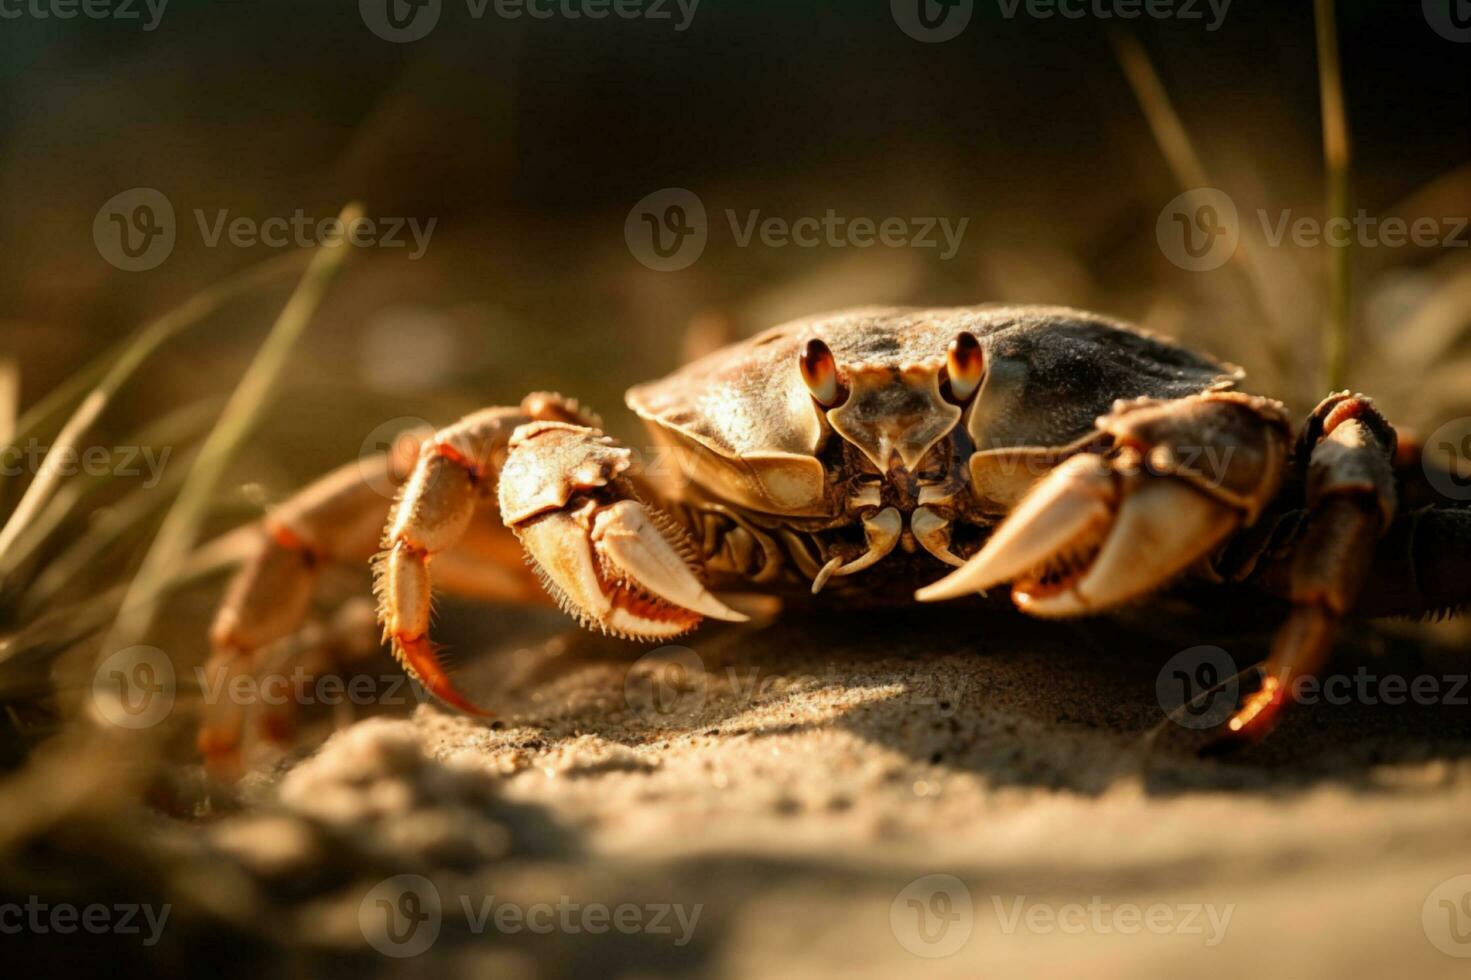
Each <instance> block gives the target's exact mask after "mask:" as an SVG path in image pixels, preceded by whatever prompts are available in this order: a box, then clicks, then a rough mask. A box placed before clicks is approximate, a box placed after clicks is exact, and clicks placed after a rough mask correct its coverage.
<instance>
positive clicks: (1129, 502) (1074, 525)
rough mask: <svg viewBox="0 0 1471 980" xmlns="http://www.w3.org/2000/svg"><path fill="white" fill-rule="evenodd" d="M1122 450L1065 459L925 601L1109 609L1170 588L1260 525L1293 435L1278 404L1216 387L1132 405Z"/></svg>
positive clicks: (1043, 609)
mask: <svg viewBox="0 0 1471 980" xmlns="http://www.w3.org/2000/svg"><path fill="white" fill-rule="evenodd" d="M1098 426H1099V429H1100V430H1101V432H1102V433H1103V434H1104V435H1106V436H1107V437H1108V440H1109V442H1110V443H1111V445H1112V449H1111V451H1110V453H1109V454H1108V455H1107V456H1102V455H1098V454H1095V453H1083V454H1080V455H1078V456H1074V457H1072V458H1071V459H1069V460H1067V461H1065V462H1064V463H1062V464H1061V465H1060V466H1058V467H1057V468H1056V469H1055V470H1053V471H1052V472H1051V473H1050V474H1048V475H1047V476H1046V477H1045V478H1043V479H1042V480H1041V481H1040V482H1039V483H1038V484H1037V485H1036V486H1035V487H1033V488H1032V490H1031V491H1030V492H1029V493H1028V494H1027V496H1026V497H1024V498H1023V499H1022V500H1021V501H1020V502H1019V503H1018V504H1017V506H1016V508H1015V509H1014V510H1013V511H1012V512H1011V514H1010V515H1009V516H1008V517H1007V519H1006V520H1005V521H1003V522H1002V524H1001V526H1000V527H998V528H997V529H996V531H995V533H994V534H992V536H991V538H990V539H989V540H988V541H987V542H986V545H985V546H984V547H983V548H982V549H981V550H980V551H979V552H978V553H977V554H976V555H975V556H973V557H972V558H971V559H970V560H969V561H968V562H966V563H965V564H964V565H963V566H961V567H960V568H958V569H956V570H955V571H954V572H952V573H950V574H949V575H948V576H946V577H945V578H944V579H941V580H940V581H938V582H936V583H934V584H933V585H930V586H927V587H926V588H923V589H920V590H919V592H918V593H917V598H919V599H920V600H922V601H931V600H937V599H949V598H954V597H958V596H961V595H967V594H969V593H972V592H978V591H983V590H985V589H989V588H991V587H993V586H996V585H1000V584H1002V583H1004V582H1011V583H1013V587H1012V598H1013V600H1014V601H1015V602H1016V604H1017V606H1018V607H1019V608H1021V609H1022V610H1023V611H1025V612H1028V613H1031V614H1032V615H1036V616H1047V617H1061V616H1080V615H1087V614H1090V613H1097V612H1102V611H1104V610H1107V609H1110V608H1113V607H1116V606H1118V605H1120V604H1122V603H1126V602H1129V601H1132V600H1134V599H1137V598H1141V597H1143V596H1146V595H1148V594H1150V593H1152V592H1155V591H1157V590H1159V589H1160V588H1161V587H1163V586H1165V585H1167V584H1168V583H1169V582H1170V581H1171V580H1172V579H1174V578H1175V577H1176V576H1178V575H1180V574H1181V573H1182V572H1184V571H1185V570H1186V569H1188V568H1189V567H1190V566H1192V565H1194V564H1195V563H1196V562H1198V561H1199V560H1201V559H1202V558H1204V557H1205V556H1206V555H1208V554H1209V553H1210V552H1211V551H1212V550H1214V549H1215V548H1216V547H1217V546H1218V545H1219V544H1220V543H1221V542H1222V541H1223V540H1224V539H1225V538H1226V537H1227V536H1228V535H1229V534H1230V533H1231V532H1232V531H1234V530H1236V529H1237V528H1239V527H1240V526H1241V525H1242V524H1244V523H1245V524H1249V523H1251V522H1253V521H1255V520H1256V518H1257V517H1258V515H1259V514H1260V513H1261V511H1262V509H1263V508H1264V507H1265V506H1266V504H1267V502H1269V501H1270V500H1271V499H1272V498H1273V496H1274V495H1275V494H1276V492H1277V489H1278V487H1279V486H1280V485H1281V481H1282V476H1283V471H1284V466H1285V461H1286V455H1287V445H1288V441H1289V436H1290V429H1289V427H1288V425H1287V420H1286V416H1285V415H1284V414H1283V412H1282V409H1281V407H1280V406H1279V405H1278V404H1277V403H1275V402H1270V401H1268V400H1266V399H1261V398H1252V397H1249V396H1246V395H1240V394H1236V393H1231V392H1210V393H1207V394H1204V395H1197V396H1195V397H1192V398H1185V399H1180V400H1178V401H1166V402H1160V401H1153V400H1149V399H1141V400H1139V401H1134V402H1120V403H1116V404H1115V406H1114V411H1113V413H1112V414H1110V415H1108V416H1105V417H1104V418H1101V419H1099V421H1098Z"/></svg>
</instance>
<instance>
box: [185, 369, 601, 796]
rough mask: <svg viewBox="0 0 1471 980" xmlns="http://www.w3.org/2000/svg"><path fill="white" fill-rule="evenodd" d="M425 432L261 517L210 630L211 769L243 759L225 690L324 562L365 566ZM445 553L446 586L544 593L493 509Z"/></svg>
mask: <svg viewBox="0 0 1471 980" xmlns="http://www.w3.org/2000/svg"><path fill="white" fill-rule="evenodd" d="M496 411H500V412H503V413H507V414H509V415H511V416H513V421H512V422H511V423H510V424H509V425H508V426H507V432H508V433H509V431H510V429H511V428H513V427H514V424H517V423H519V422H524V421H528V420H530V419H532V418H550V419H572V418H575V419H588V418H589V416H586V415H585V414H583V413H582V412H581V410H580V409H579V408H578V407H577V405H576V403H575V402H571V401H568V400H565V399H562V398H560V397H559V396H555V395H551V394H546V393H537V394H533V395H530V396H528V397H527V398H526V399H525V400H524V401H523V403H522V406H521V409H520V410H519V411H518V410H516V409H500V410H496ZM430 435H431V434H430V433H428V432H411V433H405V434H404V435H403V436H401V437H400V438H399V439H398V440H397V441H396V442H395V443H394V445H393V446H392V447H391V448H390V450H389V452H388V453H386V454H383V455H379V456H373V457H367V458H364V459H362V460H360V461H359V462H356V463H350V464H347V465H345V466H342V467H339V468H338V469H337V470H334V471H333V472H331V473H329V474H328V475H326V476H324V477H322V478H320V479H318V480H317V481H315V482H314V483H312V484H310V485H308V486H307V487H306V488H305V489H303V490H301V491H299V492H298V493H297V494H296V495H295V496H293V497H292V498H290V499H289V500H287V501H286V502H285V503H283V504H281V505H279V506H278V507H276V508H275V509H273V510H272V512H271V513H270V514H269V515H267V517H266V518H265V519H264V520H263V521H262V522H261V528H260V544H259V546H258V548H257V550H256V552H255V553H254V555H253V556H252V557H251V558H249V559H248V560H247V561H246V562H245V564H244V565H243V566H242V567H241V569H240V571H239V572H238V573H237V574H236V576H235V578H234V579H233V580H232V582H231V583H230V585H229V586H228V587H227V590H226V594H225V598H224V599H223V601H222V602H221V605H220V609H219V611H218V613H217V614H216V617H215V622H214V624H213V626H212V628H211V631H210V636H211V645H212V648H213V653H212V655H211V658H210V661H209V663H208V665H207V667H206V671H207V678H208V683H209V689H210V690H212V691H214V692H216V696H215V697H214V698H213V699H207V701H206V704H205V705H204V709H203V710H204V718H203V720H202V722H201V728H200V733H199V739H198V741H199V748H200V751H201V753H202V754H203V755H204V756H205V759H206V761H207V762H209V763H210V765H211V768H213V769H215V770H216V771H219V772H230V771H232V770H234V769H236V768H237V767H238V764H239V751H240V746H241V738H242V735H243V732H244V727H245V715H246V706H245V705H244V704H238V703H236V700H237V699H233V698H231V697H228V696H223V695H224V692H228V691H229V690H230V685H231V684H232V683H233V682H234V680H235V679H236V678H237V677H240V676H242V675H247V676H248V675H251V674H254V673H256V672H258V669H259V668H258V662H259V660H260V651H262V650H263V649H264V648H266V647H268V646H271V645H273V644H278V643H279V642H282V641H283V640H285V639H286V638H288V637H290V636H291V635H292V634H293V633H294V632H295V631H296V630H297V629H298V628H299V627H300V626H301V624H302V621H303V619H304V617H305V615H306V612H307V609H308V608H309V606H310V604H311V598H312V593H313V591H314V589H315V587H316V583H317V580H318V578H319V576H320V573H321V571H322V570H323V569H324V568H326V567H327V566H328V565H330V564H341V565H348V566H351V565H359V564H363V565H366V564H367V563H368V561H369V559H370V558H372V557H373V556H374V555H375V554H377V552H378V550H379V542H380V541H381V540H382V534H383V528H384V525H385V524H386V523H387V521H388V519H389V516H390V514H391V512H392V508H393V503H392V499H391V496H390V494H391V492H392V488H394V487H398V486H401V485H402V483H403V482H404V480H405V479H406V478H407V476H408V475H409V474H410V473H411V472H412V470H413V469H414V467H415V465H416V461H417V460H418V458H419V453H420V447H421V444H422V443H423V442H424V440H425V439H427V438H429V437H430ZM503 448H504V447H503V446H502V449H503ZM443 557H444V561H445V565H446V567H445V569H444V575H443V579H444V582H443V584H444V585H445V586H446V587H447V588H449V589H451V590H453V591H456V592H464V593H466V594H470V595H475V596H478V597H483V598H491V599H495V600H502V601H513V602H516V601H537V600H538V599H540V597H541V596H540V590H539V589H537V588H536V584H535V577H534V576H532V575H530V574H528V573H527V571H526V570H525V568H524V566H523V564H522V561H521V555H520V549H519V546H518V545H517V544H516V542H515V539H514V536H513V535H511V534H509V533H508V532H506V530H505V529H504V528H503V527H502V526H501V525H500V521H499V518H498V516H497V515H496V514H495V513H494V507H491V508H490V509H489V510H488V511H487V513H486V515H485V517H484V519H483V520H481V521H477V522H474V523H473V524H472V526H471V533H470V534H468V535H466V536H465V538H464V539H463V540H462V541H461V542H460V543H459V544H458V545H457V546H456V547H455V548H454V549H453V550H452V551H450V552H448V553H446V554H445V555H444V556H443ZM293 708H294V706H293V705H282V706H279V707H277V708H272V709H268V710H265V711H262V712H261V713H260V722H261V725H262V726H263V728H264V729H266V732H267V735H268V737H272V738H273V739H274V738H277V737H278V736H281V735H283V734H285V733H288V732H289V730H290V727H291V724H292V718H291V717H288V716H289V715H290V714H291V712H292V709H293Z"/></svg>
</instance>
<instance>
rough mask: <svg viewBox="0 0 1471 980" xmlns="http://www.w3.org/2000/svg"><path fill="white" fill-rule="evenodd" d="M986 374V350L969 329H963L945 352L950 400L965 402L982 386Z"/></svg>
mask: <svg viewBox="0 0 1471 980" xmlns="http://www.w3.org/2000/svg"><path fill="white" fill-rule="evenodd" d="M985 374H986V352H985V351H984V350H982V349H981V342H980V341H979V340H977V339H976V335H975V334H973V333H971V332H970V331H969V330H962V331H960V333H959V334H958V335H956V337H955V339H954V340H952V341H950V347H949V349H948V350H947V351H946V353H945V376H946V377H947V378H948V379H949V381H950V400H951V401H953V402H955V403H956V404H964V403H965V402H967V401H969V400H970V397H971V395H974V394H975V393H976V389H977V388H979V387H980V386H981V378H982V377H984V376H985Z"/></svg>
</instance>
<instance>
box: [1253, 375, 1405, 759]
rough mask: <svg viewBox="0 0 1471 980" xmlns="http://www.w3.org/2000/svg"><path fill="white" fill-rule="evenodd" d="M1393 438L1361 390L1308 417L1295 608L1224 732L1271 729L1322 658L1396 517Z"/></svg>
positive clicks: (1291, 586)
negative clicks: (1303, 515)
mask: <svg viewBox="0 0 1471 980" xmlns="http://www.w3.org/2000/svg"><path fill="white" fill-rule="evenodd" d="M1395 441H1396V437H1395V432H1394V429H1393V428H1392V427H1391V426H1390V425H1389V423H1388V422H1386V421H1385V420H1384V417H1383V416H1382V415H1380V414H1379V412H1378V411H1376V410H1375V408H1374V406H1373V403H1372V402H1371V401H1370V400H1369V399H1368V398H1365V397H1364V396H1362V395H1351V394H1349V393H1348V392H1342V393H1340V394H1336V395H1332V396H1330V397H1329V398H1327V399H1326V400H1324V401H1323V403H1322V404H1320V405H1319V406H1318V407H1317V408H1316V409H1315V410H1314V411H1313V414H1312V416H1310V417H1309V420H1308V424H1307V426H1306V427H1305V428H1304V430H1303V436H1302V441H1301V446H1302V449H1301V450H1300V452H1299V455H1300V456H1304V455H1305V456H1306V458H1307V472H1306V484H1307V497H1308V500H1307V503H1308V517H1307V526H1306V529H1305V530H1304V532H1303V535H1302V537H1301V538H1300V539H1299V541H1298V543H1297V546H1296V548H1295V549H1294V554H1293V558H1292V564H1291V566H1290V569H1289V572H1288V595H1287V597H1288V599H1289V600H1291V602H1292V611H1291V612H1290V613H1289V614H1288V617H1287V622H1286V623H1285V624H1283V626H1282V627H1281V628H1280V629H1279V630H1278V632H1277V634H1276V636H1275V638H1274V639H1273V642H1272V650H1271V653H1270V654H1269V655H1268V657H1267V661H1266V663H1265V664H1264V665H1263V676H1262V686H1261V688H1260V689H1259V690H1257V691H1256V692H1255V693H1254V694H1252V695H1251V696H1250V697H1248V698H1247V699H1246V701H1245V703H1244V704H1243V705H1242V706H1241V709H1240V710H1239V711H1237V713H1236V714H1235V715H1234V716H1233V717H1232V718H1231V719H1230V721H1229V722H1227V726H1226V727H1227V737H1228V738H1235V739H1245V740H1256V739H1259V738H1261V737H1262V736H1264V735H1265V734H1267V733H1268V732H1269V731H1271V729H1272V727H1273V726H1274V725H1275V724H1276V722H1277V719H1278V717H1279V716H1280V715H1281V712H1282V710H1283V709H1284V708H1285V706H1286V705H1287V703H1288V700H1289V697H1290V694H1291V692H1292V690H1293V686H1294V685H1295V684H1296V683H1297V682H1298V681H1299V680H1301V679H1302V678H1304V677H1309V676H1312V675H1314V674H1316V673H1317V672H1318V671H1319V670H1320V669H1322V667H1323V664H1324V663H1326V662H1327V660H1328V656H1329V653H1330V652H1331V650H1332V646H1333V640H1334V638H1335V637H1336V635H1337V632H1338V624H1339V622H1340V620H1341V619H1342V618H1343V616H1344V614H1345V613H1346V612H1348V610H1349V609H1351V608H1353V607H1354V605H1355V604H1356V602H1357V600H1358V598H1359V594H1360V593H1361V592H1362V591H1363V588H1364V583H1365V581H1366V580H1367V579H1368V576H1369V572H1370V570H1371V568H1372V567H1373V564H1374V558H1375V553H1376V549H1377V547H1378V544H1379V539H1380V537H1381V535H1382V534H1383V533H1384V531H1386V530H1387V529H1388V528H1389V527H1390V526H1391V524H1392V522H1393V521H1394V516H1395V510H1396V506H1397V500H1396V492H1395V480H1394V472H1393V460H1394V455H1395Z"/></svg>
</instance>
